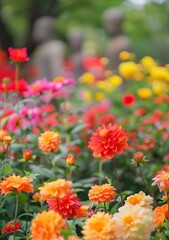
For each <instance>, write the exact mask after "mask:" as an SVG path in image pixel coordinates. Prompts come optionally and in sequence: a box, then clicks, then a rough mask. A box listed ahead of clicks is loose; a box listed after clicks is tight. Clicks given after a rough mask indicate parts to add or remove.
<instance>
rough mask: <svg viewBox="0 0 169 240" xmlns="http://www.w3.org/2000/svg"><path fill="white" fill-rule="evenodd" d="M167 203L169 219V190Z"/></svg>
mask: <svg viewBox="0 0 169 240" xmlns="http://www.w3.org/2000/svg"><path fill="white" fill-rule="evenodd" d="M167 203H168V219H169V192H167Z"/></svg>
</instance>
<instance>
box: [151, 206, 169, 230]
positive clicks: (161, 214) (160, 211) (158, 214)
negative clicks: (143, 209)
mask: <svg viewBox="0 0 169 240" xmlns="http://www.w3.org/2000/svg"><path fill="white" fill-rule="evenodd" d="M153 219H154V223H155V225H156V226H157V227H161V226H162V225H163V224H164V221H165V219H168V204H164V205H162V206H159V207H156V208H155V209H154V215H153Z"/></svg>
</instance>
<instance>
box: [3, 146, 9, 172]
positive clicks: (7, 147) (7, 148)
mask: <svg viewBox="0 0 169 240" xmlns="http://www.w3.org/2000/svg"><path fill="white" fill-rule="evenodd" d="M8 153H9V146H8V145H7V146H6V154H5V161H4V169H5V168H6V165H7V161H8Z"/></svg>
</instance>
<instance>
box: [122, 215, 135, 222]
mask: <svg viewBox="0 0 169 240" xmlns="http://www.w3.org/2000/svg"><path fill="white" fill-rule="evenodd" d="M123 221H124V222H125V223H126V224H130V223H131V222H132V221H133V218H132V216H126V217H125V218H124V219H123Z"/></svg>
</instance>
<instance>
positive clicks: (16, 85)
mask: <svg viewBox="0 0 169 240" xmlns="http://www.w3.org/2000/svg"><path fill="white" fill-rule="evenodd" d="M15 66H16V67H15V87H16V92H17V93H19V92H18V87H19V86H18V80H19V65H18V64H16V65H15Z"/></svg>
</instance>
